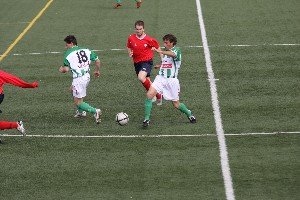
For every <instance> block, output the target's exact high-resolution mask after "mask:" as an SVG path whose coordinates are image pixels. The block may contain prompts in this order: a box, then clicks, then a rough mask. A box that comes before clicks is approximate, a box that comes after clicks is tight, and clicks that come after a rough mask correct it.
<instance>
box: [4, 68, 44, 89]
mask: <svg viewBox="0 0 300 200" xmlns="http://www.w3.org/2000/svg"><path fill="white" fill-rule="evenodd" d="M0 79H1V81H0V82H2V83H9V84H12V85H15V86H18V87H22V88H35V87H38V85H39V84H38V82H33V83H28V82H26V81H24V80H22V79H20V78H19V77H17V76H14V75H12V74H9V73H7V72H4V71H2V70H0Z"/></svg>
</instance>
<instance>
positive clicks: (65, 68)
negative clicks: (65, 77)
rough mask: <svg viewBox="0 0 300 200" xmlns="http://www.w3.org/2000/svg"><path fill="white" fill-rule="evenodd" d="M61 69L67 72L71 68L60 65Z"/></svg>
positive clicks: (62, 71)
mask: <svg viewBox="0 0 300 200" xmlns="http://www.w3.org/2000/svg"><path fill="white" fill-rule="evenodd" d="M59 71H60V72H61V73H66V72H68V71H70V68H69V67H68V66H60V68H59Z"/></svg>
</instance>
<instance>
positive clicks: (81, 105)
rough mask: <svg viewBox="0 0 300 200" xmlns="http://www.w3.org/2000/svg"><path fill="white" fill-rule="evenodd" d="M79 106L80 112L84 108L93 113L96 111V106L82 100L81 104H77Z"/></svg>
mask: <svg viewBox="0 0 300 200" xmlns="http://www.w3.org/2000/svg"><path fill="white" fill-rule="evenodd" d="M77 108H78V111H79V112H80V111H83V110H84V111H86V112H90V113H93V114H95V113H96V108H94V107H92V106H90V105H89V104H88V103H85V102H82V103H81V104H79V105H78V106H77Z"/></svg>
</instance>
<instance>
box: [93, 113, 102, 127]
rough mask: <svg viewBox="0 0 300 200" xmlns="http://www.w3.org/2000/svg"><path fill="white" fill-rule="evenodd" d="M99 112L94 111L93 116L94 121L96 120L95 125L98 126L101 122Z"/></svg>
mask: <svg viewBox="0 0 300 200" xmlns="http://www.w3.org/2000/svg"><path fill="white" fill-rule="evenodd" d="M101 114H102V112H101V110H100V109H96V113H95V114H94V117H95V120H96V123H97V124H99V123H100V122H101V119H100V117H101Z"/></svg>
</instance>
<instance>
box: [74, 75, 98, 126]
mask: <svg viewBox="0 0 300 200" xmlns="http://www.w3.org/2000/svg"><path fill="white" fill-rule="evenodd" d="M77 79H78V78H77ZM83 79H84V78H83ZM88 84H89V79H87V80H86V81H85V82H84V81H81V82H79V83H77V80H75V81H74V80H73V83H72V90H73V97H74V103H75V105H76V106H77V109H78V111H85V112H89V113H92V114H94V117H95V119H96V123H100V116H101V110H100V109H97V108H94V107H92V106H90V105H89V104H88V103H86V102H84V101H83V98H84V97H85V96H86V89H87V86H88Z"/></svg>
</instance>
